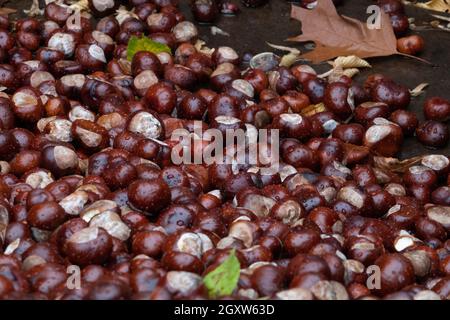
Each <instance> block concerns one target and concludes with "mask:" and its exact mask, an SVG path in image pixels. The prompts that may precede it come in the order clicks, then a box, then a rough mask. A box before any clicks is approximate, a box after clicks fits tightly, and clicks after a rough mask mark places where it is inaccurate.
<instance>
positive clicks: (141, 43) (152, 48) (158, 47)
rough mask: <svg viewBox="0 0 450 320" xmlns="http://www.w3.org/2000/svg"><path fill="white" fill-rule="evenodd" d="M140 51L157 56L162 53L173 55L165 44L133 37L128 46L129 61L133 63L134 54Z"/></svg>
mask: <svg viewBox="0 0 450 320" xmlns="http://www.w3.org/2000/svg"><path fill="white" fill-rule="evenodd" d="M139 51H149V52H152V53H155V54H156V53H160V52H168V53H171V50H170V48H169V47H168V46H167V45H165V44H163V43H159V42H156V41H153V40H152V39H150V38H147V37H140V38H138V37H136V36H131V38H130V40H129V41H128V46H127V59H128V60H129V61H131V60H132V59H133V56H134V54H135V53H136V52H139Z"/></svg>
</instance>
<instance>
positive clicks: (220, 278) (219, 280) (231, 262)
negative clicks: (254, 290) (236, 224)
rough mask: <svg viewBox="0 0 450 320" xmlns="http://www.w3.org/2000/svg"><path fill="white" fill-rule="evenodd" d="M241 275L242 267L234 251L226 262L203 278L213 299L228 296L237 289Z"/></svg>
mask: <svg viewBox="0 0 450 320" xmlns="http://www.w3.org/2000/svg"><path fill="white" fill-rule="evenodd" d="M240 273H241V265H240V264H239V260H238V258H237V257H236V250H235V249H233V250H232V251H231V253H230V255H229V256H228V258H227V259H226V260H225V261H224V262H222V263H221V264H220V265H219V266H218V267H217V268H215V269H214V270H213V271H211V272H210V273H208V274H207V275H206V276H205V277H204V278H203V284H204V285H205V287H206V288H207V289H208V293H209V296H210V297H211V298H218V297H222V296H227V295H230V294H232V293H233V290H234V289H235V288H236V286H237V284H238V281H239V275H240Z"/></svg>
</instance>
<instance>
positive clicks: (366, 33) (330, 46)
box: [288, 0, 398, 63]
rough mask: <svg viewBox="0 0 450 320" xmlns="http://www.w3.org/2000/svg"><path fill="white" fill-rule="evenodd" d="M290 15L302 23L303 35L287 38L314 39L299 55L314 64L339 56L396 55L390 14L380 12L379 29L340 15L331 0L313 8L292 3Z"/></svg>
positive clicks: (395, 42) (294, 39)
mask: <svg viewBox="0 0 450 320" xmlns="http://www.w3.org/2000/svg"><path fill="white" fill-rule="evenodd" d="M291 17H292V18H294V19H296V20H299V21H301V22H302V32H303V33H302V34H301V35H299V36H296V37H293V38H289V39H288V40H290V41H299V42H304V41H314V42H315V44H316V47H315V49H314V50H313V51H311V52H308V53H306V54H304V55H302V56H301V57H302V58H306V59H310V60H311V61H313V62H314V63H319V62H322V61H324V60H329V59H332V58H335V57H338V56H351V55H355V56H358V57H360V58H368V57H379V56H390V55H393V54H398V51H397V39H396V38H395V35H394V31H393V29H392V25H391V22H390V19H389V16H388V15H387V14H385V13H384V12H381V28H380V29H369V28H368V27H367V24H366V23H365V22H361V21H359V20H357V19H353V18H349V17H346V16H340V15H339V14H338V13H337V11H336V7H335V6H334V4H333V2H332V1H331V0H320V1H318V4H317V6H316V8H315V9H313V10H308V9H303V8H300V7H297V6H292V11H291Z"/></svg>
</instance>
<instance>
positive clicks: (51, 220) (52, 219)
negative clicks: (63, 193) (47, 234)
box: [27, 201, 66, 230]
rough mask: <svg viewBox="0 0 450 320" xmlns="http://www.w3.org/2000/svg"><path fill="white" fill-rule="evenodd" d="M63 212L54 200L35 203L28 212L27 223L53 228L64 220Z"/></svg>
mask: <svg viewBox="0 0 450 320" xmlns="http://www.w3.org/2000/svg"><path fill="white" fill-rule="evenodd" d="M65 216H66V214H65V212H64V210H63V208H61V206H60V205H59V204H58V203H56V202H54V201H47V202H43V203H39V204H35V205H34V206H32V207H31V209H30V210H29V212H28V218H27V220H28V223H29V224H30V225H31V226H32V227H35V228H38V229H43V230H54V229H55V228H56V227H58V226H59V225H60V224H62V223H63V222H64V220H65Z"/></svg>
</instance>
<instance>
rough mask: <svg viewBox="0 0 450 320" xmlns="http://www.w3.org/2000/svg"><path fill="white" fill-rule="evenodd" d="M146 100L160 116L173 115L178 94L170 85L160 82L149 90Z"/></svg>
mask: <svg viewBox="0 0 450 320" xmlns="http://www.w3.org/2000/svg"><path fill="white" fill-rule="evenodd" d="M144 100H145V102H146V103H148V104H149V106H150V108H151V109H153V110H155V111H156V112H158V113H159V114H162V113H165V114H171V113H172V111H173V109H174V108H175V106H176V93H175V90H173V88H172V87H171V86H170V85H169V84H167V83H164V82H160V83H156V84H154V85H152V86H151V87H149V88H148V90H147V92H146V93H145V96H144Z"/></svg>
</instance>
